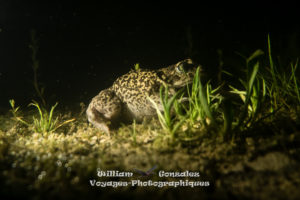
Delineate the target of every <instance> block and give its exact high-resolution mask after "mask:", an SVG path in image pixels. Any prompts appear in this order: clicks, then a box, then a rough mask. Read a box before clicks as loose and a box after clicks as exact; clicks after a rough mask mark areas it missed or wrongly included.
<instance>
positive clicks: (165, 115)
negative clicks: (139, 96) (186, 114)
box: [148, 86, 185, 138]
mask: <svg viewBox="0 0 300 200" xmlns="http://www.w3.org/2000/svg"><path fill="white" fill-rule="evenodd" d="M182 91H183V90H182V89H181V90H179V91H178V92H176V93H175V95H173V96H172V97H171V98H169V94H168V93H169V89H168V86H166V87H164V86H161V87H160V90H159V92H160V100H161V104H162V106H163V112H162V111H161V109H160V108H159V106H158V105H157V103H155V101H154V100H153V99H151V98H150V97H149V98H148V99H149V101H150V102H151V103H152V104H153V105H154V107H155V109H156V112H157V115H158V119H159V122H160V124H161V125H162V127H163V128H164V129H165V130H167V131H168V132H169V133H170V134H171V137H172V138H174V136H175V132H176V131H177V130H178V129H179V128H180V126H181V125H182V124H183V122H184V120H185V118H182V119H180V120H179V121H176V120H174V119H172V111H173V110H172V109H173V108H174V105H177V106H178V104H175V102H176V101H177V100H176V99H177V98H178V97H179V96H180V95H181V94H182ZM174 109H175V111H176V113H177V111H178V107H177V108H174ZM177 114H179V113H177Z"/></svg>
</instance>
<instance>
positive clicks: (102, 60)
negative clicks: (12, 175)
mask: <svg viewBox="0 0 300 200" xmlns="http://www.w3.org/2000/svg"><path fill="white" fill-rule="evenodd" d="M83 2H85V3H83ZM99 2H100V1H99ZM99 2H98V3H93V2H91V1H81V3H80V1H78V2H76V1H21V0H19V1H16V0H6V1H5V0H0V92H1V94H0V111H1V110H2V111H5V110H7V109H8V108H9V104H8V100H9V99H12V98H14V99H15V100H16V102H17V104H18V105H22V106H23V107H25V106H26V105H27V104H28V103H30V102H31V100H32V99H36V100H38V97H37V96H36V93H35V91H34V87H33V84H32V81H33V70H32V65H31V64H32V63H31V51H30V49H29V47H28V46H29V44H30V30H32V29H34V30H36V34H37V38H38V39H39V52H38V55H37V57H38V60H39V62H40V68H39V70H38V74H39V76H38V80H39V82H40V84H41V86H42V87H45V98H46V100H47V101H48V103H49V104H53V103H55V102H56V101H58V102H60V107H66V106H72V105H73V106H78V107H79V103H80V102H84V103H86V104H87V103H88V102H89V101H90V99H91V98H92V97H93V96H95V95H96V94H97V93H98V92H99V91H100V90H102V89H104V88H107V87H109V86H110V85H111V84H112V82H113V80H115V79H116V77H118V76H120V75H122V74H124V73H126V72H128V71H129V69H130V68H132V67H133V65H134V64H135V63H140V65H141V66H142V67H144V68H153V69H154V68H159V67H164V66H166V65H169V64H173V63H176V62H178V61H179V60H182V59H185V58H186V57H189V56H192V58H193V59H195V60H197V61H198V62H199V63H201V64H202V65H203V66H205V67H206V68H207V69H208V71H210V72H214V71H216V70H215V69H216V67H217V66H218V62H219V61H218V54H217V50H218V49H219V50H222V52H223V54H224V58H225V61H226V62H225V67H227V69H229V70H230V67H233V68H234V65H235V64H234V62H233V60H239V59H240V57H238V56H237V54H236V52H239V53H241V54H243V55H249V54H251V53H252V52H253V51H254V50H256V49H258V48H261V49H262V50H264V51H266V47H267V34H268V33H269V34H270V36H271V40H272V49H273V52H274V54H276V55H280V56H281V57H282V59H285V60H286V61H287V62H288V61H291V60H295V58H296V57H297V56H298V57H299V55H300V53H299V43H300V41H299V16H298V15H299V14H298V11H297V7H296V5H290V4H288V3H286V4H274V3H272V5H271V4H270V5H267V6H264V5H257V4H255V5H254V3H253V2H252V4H253V5H252V4H251V3H247V2H243V4H240V5H237V4H234V5H220V4H218V3H217V2H214V3H215V5H202V4H199V5H196V4H189V3H188V2H182V3H178V4H176V5H175V4H174V2H173V3H172V4H166V5H163V4H162V3H159V4H158V3H157V4H154V3H152V4H150V3H144V2H143V3H142V4H140V5H139V4H132V5H129V4H128V3H122V4H118V3H115V4H114V5H113V4H112V5H107V4H104V3H99ZM189 42H192V43H189ZM190 44H192V46H191V45H190ZM227 58H228V59H227ZM212 75H213V74H212ZM212 77H213V76H212Z"/></svg>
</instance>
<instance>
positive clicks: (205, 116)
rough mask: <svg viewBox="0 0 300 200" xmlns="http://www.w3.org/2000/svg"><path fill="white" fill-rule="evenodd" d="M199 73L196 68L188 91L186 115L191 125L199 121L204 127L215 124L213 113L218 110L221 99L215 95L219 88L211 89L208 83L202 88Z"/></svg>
mask: <svg viewBox="0 0 300 200" xmlns="http://www.w3.org/2000/svg"><path fill="white" fill-rule="evenodd" d="M199 73H200V68H199V67H198V68H197V70H196V74H195V77H194V80H193V84H192V88H191V91H189V90H188V96H189V108H188V109H187V113H188V116H189V119H190V120H191V122H192V123H193V124H194V123H195V121H197V120H200V121H201V122H202V123H203V124H204V125H208V124H210V123H212V124H215V119H214V117H213V112H214V111H216V110H217V109H218V108H219V105H220V104H221V102H222V99H223V97H222V96H221V95H220V94H217V91H218V90H219V89H220V86H219V87H218V88H216V89H212V86H211V84H210V83H209V82H208V83H207V84H206V85H205V86H204V87H203V85H202V83H201V79H200V74H199Z"/></svg>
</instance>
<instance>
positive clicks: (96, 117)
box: [86, 89, 122, 133]
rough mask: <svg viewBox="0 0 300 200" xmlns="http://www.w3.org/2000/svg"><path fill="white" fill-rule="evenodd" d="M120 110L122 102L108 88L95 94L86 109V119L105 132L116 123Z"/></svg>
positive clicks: (119, 116) (108, 131)
mask: <svg viewBox="0 0 300 200" xmlns="http://www.w3.org/2000/svg"><path fill="white" fill-rule="evenodd" d="M121 112H122V102H121V100H120V99H119V98H118V97H117V96H116V95H115V93H114V92H113V91H112V90H110V89H106V90H102V91H101V92H100V93H99V94H98V95H97V96H95V97H94V98H93V99H92V101H91V103H90V104H89V107H88V109H87V110H86V114H87V118H88V121H89V122H90V123H92V124H93V125H94V126H95V127H96V128H98V129H100V130H102V131H104V132H106V133H110V129H111V128H114V127H116V126H117V125H118V122H119V121H120V118H121Z"/></svg>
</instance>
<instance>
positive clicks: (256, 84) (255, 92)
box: [229, 50, 266, 128]
mask: <svg viewBox="0 0 300 200" xmlns="http://www.w3.org/2000/svg"><path fill="white" fill-rule="evenodd" d="M262 54H263V52H262V51H261V50H257V51H255V52H254V53H253V54H252V55H251V56H250V57H248V58H247V59H246V76H247V77H246V81H244V80H242V79H240V82H241V84H242V86H243V87H244V90H238V89H236V88H235V87H233V86H232V85H230V86H229V87H230V88H231V89H232V90H231V91H230V92H231V93H234V94H238V95H239V96H240V98H241V99H242V101H243V103H244V104H243V108H242V111H241V113H240V115H239V118H238V121H237V123H236V125H235V128H240V127H247V126H250V125H251V124H252V123H253V122H255V121H256V120H257V116H258V113H259V112H260V111H261V105H262V103H263V101H264V99H265V96H266V84H265V80H264V79H263V77H258V76H257V75H258V69H259V62H256V63H255V64H254V65H251V64H250V62H251V61H253V60H254V59H255V58H257V57H258V56H260V55H262ZM251 68H252V69H251Z"/></svg>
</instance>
